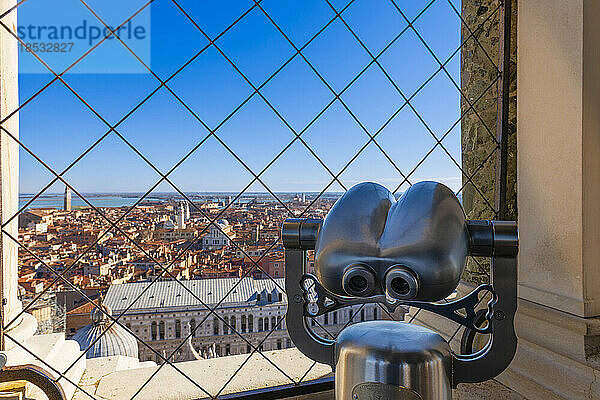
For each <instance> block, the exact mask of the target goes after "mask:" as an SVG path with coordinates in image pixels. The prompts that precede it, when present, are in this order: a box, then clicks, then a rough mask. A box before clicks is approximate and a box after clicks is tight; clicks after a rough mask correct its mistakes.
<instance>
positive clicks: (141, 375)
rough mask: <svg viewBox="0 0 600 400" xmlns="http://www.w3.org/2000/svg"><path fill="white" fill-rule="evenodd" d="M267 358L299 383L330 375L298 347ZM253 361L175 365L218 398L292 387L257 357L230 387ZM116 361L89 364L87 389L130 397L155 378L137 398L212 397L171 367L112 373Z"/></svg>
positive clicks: (107, 396) (100, 395)
mask: <svg viewBox="0 0 600 400" xmlns="http://www.w3.org/2000/svg"><path fill="white" fill-rule="evenodd" d="M264 355H265V356H266V357H268V358H269V360H271V361H272V362H273V363H274V364H276V365H277V366H278V367H280V368H281V369H282V370H283V371H284V372H285V374H287V375H288V376H289V377H291V378H292V379H294V380H295V381H298V380H299V379H300V378H301V377H302V376H303V375H304V374H305V373H306V372H307V371H308V370H309V369H310V371H309V373H308V374H307V375H306V376H305V377H304V380H311V379H318V378H322V377H324V376H327V375H329V374H331V368H330V367H329V366H327V365H323V364H315V363H314V362H313V361H312V360H310V359H308V358H307V357H305V356H304V355H303V354H302V353H300V352H299V351H298V350H297V349H295V348H292V349H284V350H274V351H267V352H264ZM248 356H249V355H248V354H242V355H235V356H228V357H219V358H213V359H208V360H198V361H187V362H181V363H177V364H175V366H176V367H177V368H178V369H179V370H180V371H182V372H183V373H185V374H186V375H187V376H188V377H190V378H191V379H192V380H194V381H195V382H197V383H198V384H199V385H200V386H201V387H202V388H204V389H205V390H206V391H207V392H208V393H210V394H211V395H216V394H217V393H218V392H219V390H221V388H222V387H224V386H225V389H224V390H223V391H222V392H221V394H228V393H236V392H241V391H247V390H254V389H261V388H265V387H270V386H278V385H286V384H290V383H292V382H291V381H290V380H289V378H288V377H286V376H285V375H284V374H283V373H282V372H280V371H279V370H277V368H275V367H274V366H273V365H272V364H271V363H269V361H267V360H265V358H264V357H262V356H261V355H258V354H254V355H252V356H251V357H250V360H249V361H248V362H247V363H246V364H245V365H244V366H243V367H241V369H240V371H239V372H238V373H237V374H236V376H235V378H233V379H232V380H231V381H230V382H229V383H228V380H229V378H230V377H231V376H232V375H233V374H234V373H235V371H236V370H237V369H238V368H240V366H241V365H242V363H244V361H246V359H247V358H248ZM109 358H110V357H109ZM116 362H117V361H115V360H112V361H111V360H106V358H99V359H90V360H88V368H87V370H86V372H85V374H84V377H83V379H82V381H81V383H82V385H84V389H85V390H86V391H88V392H89V393H90V394H92V395H94V396H95V397H96V398H97V399H102V400H112V399H122V398H131V397H132V396H133V395H134V394H135V393H136V392H137V390H138V389H139V388H140V387H141V386H142V385H143V384H144V383H145V382H146V380H148V379H149V378H150V377H151V376H152V375H153V374H155V373H156V375H154V376H153V377H152V379H151V380H150V382H149V383H148V385H146V386H145V387H144V388H143V389H142V390H141V391H140V393H139V394H138V396H137V397H136V399H153V400H154V399H156V400H159V399H178V400H184V399H198V398H204V397H207V394H206V393H205V392H203V391H202V390H201V389H200V388H199V387H197V386H196V385H194V384H193V383H192V382H190V381H189V380H188V379H187V378H186V377H184V376H183V375H182V374H181V373H180V372H178V371H177V370H176V369H175V368H173V367H171V366H169V365H167V366H165V367H163V368H162V369H160V370H159V367H158V366H150V367H145V368H135V369H125V370H120V371H119V370H114V371H110V368H111V366H110V363H113V364H114V363H116ZM313 364H314V366H313ZM311 366H312V368H311ZM107 370H108V372H107ZM157 371H158V372H157ZM88 398H89V397H88V396H87V395H86V394H84V393H82V392H80V391H79V392H78V393H76V395H75V397H74V399H77V400H80V399H88Z"/></svg>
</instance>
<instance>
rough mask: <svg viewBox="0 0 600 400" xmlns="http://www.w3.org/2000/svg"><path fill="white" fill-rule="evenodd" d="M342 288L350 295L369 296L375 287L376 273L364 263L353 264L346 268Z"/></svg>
mask: <svg viewBox="0 0 600 400" xmlns="http://www.w3.org/2000/svg"><path fill="white" fill-rule="evenodd" d="M342 288H343V289H344V291H345V292H346V293H347V294H348V295H350V296H359V297H364V296H369V295H371V294H372V293H373V290H374V289H375V274H374V273H373V271H372V270H371V268H369V267H367V266H366V265H364V264H352V265H349V266H348V267H347V268H346V271H345V272H344V276H343V278H342Z"/></svg>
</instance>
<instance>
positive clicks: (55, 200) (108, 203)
mask: <svg viewBox="0 0 600 400" xmlns="http://www.w3.org/2000/svg"><path fill="white" fill-rule="evenodd" d="M83 196H85V195H83ZM141 196H142V195H139V196H137V197H135V196H132V197H121V196H119V195H106V196H98V195H93V196H86V199H87V200H88V201H89V202H90V203H91V204H93V205H94V206H96V207H122V206H131V205H133V204H134V203H135V202H136V201H138V199H139V198H140V197H141ZM33 197H34V196H33V195H20V196H19V209H21V208H22V207H23V206H25V204H27V202H29V201H30V200H31V199H32V198H33ZM156 200H159V199H157V198H152V197H146V198H145V199H144V201H156ZM163 200H164V199H163ZM46 207H54V208H59V209H61V208H62V207H63V195H59V194H56V195H52V194H50V195H43V196H40V197H38V198H36V199H35V200H34V201H33V202H32V203H31V204H29V205H28V206H27V208H28V209H29V208H46ZM71 207H73V208H77V207H89V205H88V204H87V203H86V202H85V201H83V200H82V199H81V198H79V196H75V195H74V196H72V197H71Z"/></svg>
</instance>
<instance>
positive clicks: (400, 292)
mask: <svg viewBox="0 0 600 400" xmlns="http://www.w3.org/2000/svg"><path fill="white" fill-rule="evenodd" d="M375 285H376V277H375V273H374V272H373V271H372V270H371V268H370V267H369V266H367V265H365V264H360V263H357V264H352V265H350V266H348V267H347V268H346V269H345V272H344V274H343V277H342V289H343V290H344V292H345V294H347V295H349V296H355V297H367V296H371V295H372V294H373V293H374V292H375ZM384 291H385V294H386V295H387V296H388V297H390V298H394V299H400V300H410V299H413V298H415V297H416V295H417V293H418V291H419V281H418V280H417V277H416V276H415V274H414V273H413V272H412V271H411V270H410V269H408V268H405V267H403V266H401V265H395V266H392V267H391V268H390V269H389V270H388V271H387V272H386V274H385V279H384Z"/></svg>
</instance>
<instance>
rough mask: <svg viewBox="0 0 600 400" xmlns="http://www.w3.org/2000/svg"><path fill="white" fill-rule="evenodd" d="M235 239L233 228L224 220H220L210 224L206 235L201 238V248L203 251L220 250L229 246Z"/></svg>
mask: <svg viewBox="0 0 600 400" xmlns="http://www.w3.org/2000/svg"><path fill="white" fill-rule="evenodd" d="M233 239H235V232H234V231H233V227H232V226H231V225H229V222H228V221H227V220H226V219H221V220H219V222H217V223H216V224H211V225H210V227H209V228H208V233H207V234H205V235H204V236H203V237H202V248H203V249H204V250H220V249H222V248H223V247H227V246H229V244H230V243H231V241H232V240H233Z"/></svg>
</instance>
